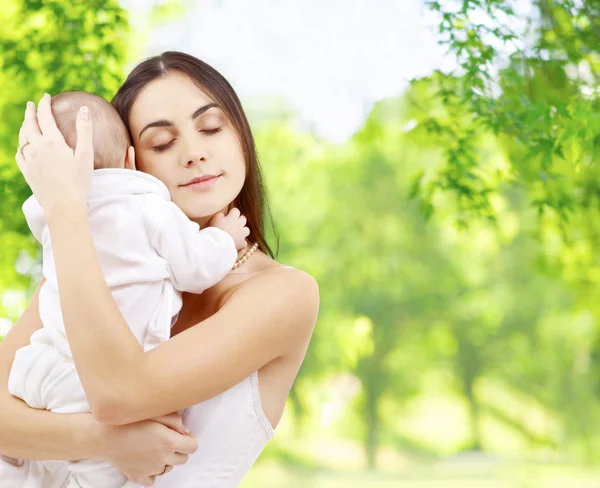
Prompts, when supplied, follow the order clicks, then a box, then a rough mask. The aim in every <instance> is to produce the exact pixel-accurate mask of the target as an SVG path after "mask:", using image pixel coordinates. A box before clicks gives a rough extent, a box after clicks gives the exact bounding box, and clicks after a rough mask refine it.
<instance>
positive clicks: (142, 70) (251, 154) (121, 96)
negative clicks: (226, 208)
mask: <svg viewBox="0 0 600 488" xmlns="http://www.w3.org/2000/svg"><path fill="white" fill-rule="evenodd" d="M171 71H179V72H181V73H184V74H186V75H187V76H189V77H190V79H192V81H194V82H195V83H196V84H197V85H198V86H199V87H200V89H201V90H202V91H204V92H205V93H206V94H207V95H208V96H209V97H211V98H212V99H213V100H214V101H215V103H217V104H218V105H219V107H220V108H221V109H222V110H223V112H224V113H225V115H226V116H227V117H228V118H229V120H230V121H231V123H232V124H233V126H234V128H235V130H236V131H237V133H238V137H239V139H240V142H241V145H242V151H243V154H244V160H245V162H246V180H245V181H244V185H243V186H242V190H241V191H240V194H239V195H238V196H237V197H236V199H235V201H234V205H235V206H236V207H237V208H238V209H239V210H240V212H242V214H243V215H245V216H246V218H247V219H248V228H249V229H250V236H249V239H250V240H252V241H254V242H256V243H258V246H259V249H260V250H261V251H263V252H265V253H267V254H268V255H269V256H271V257H274V253H273V251H272V250H271V248H270V247H269V244H268V243H267V241H266V239H265V220H268V221H269V223H270V225H271V228H272V229H273V231H274V230H275V229H274V225H273V218H272V216H271V212H270V210H269V205H268V200H267V195H266V191H265V187H264V184H263V181H262V176H261V171H260V164H259V162H258V156H257V154H256V147H255V144H254V137H253V136H252V131H251V130H250V125H249V124H248V119H247V118H246V114H245V113H244V110H243V108H242V104H241V103H240V100H239V98H238V96H237V94H236V93H235V91H234V89H233V87H232V86H231V85H230V84H229V82H228V81H227V80H226V79H225V78H224V77H223V75H221V74H220V73H219V72H218V71H217V70H216V69H214V68H213V67H212V66H209V65H208V64H206V63H205V62H204V61H200V60H199V59H198V58H195V57H194V56H191V55H189V54H185V53H181V52H177V51H166V52H164V53H162V54H160V55H159V56H154V57H152V58H148V59H146V60H145V61H142V62H141V63H140V64H138V65H137V66H136V67H135V68H134V69H133V71H132V72H131V73H130V74H129V76H128V77H127V79H126V80H125V83H123V85H122V86H121V88H119V91H118V92H117V93H116V95H115V96H114V98H113V99H112V102H111V103H112V105H113V106H114V107H115V108H116V109H117V112H119V115H120V116H121V118H122V119H123V122H124V123H125V126H126V127H127V130H128V131H129V133H130V134H131V129H130V127H129V114H130V112H131V107H132V106H133V104H134V102H135V100H136V98H137V95H138V93H140V91H141V90H142V88H144V87H145V86H146V85H147V84H148V83H150V82H151V81H153V80H155V79H156V78H159V77H161V76H164V75H166V74H167V73H169V72H171ZM273 233H274V232H273Z"/></svg>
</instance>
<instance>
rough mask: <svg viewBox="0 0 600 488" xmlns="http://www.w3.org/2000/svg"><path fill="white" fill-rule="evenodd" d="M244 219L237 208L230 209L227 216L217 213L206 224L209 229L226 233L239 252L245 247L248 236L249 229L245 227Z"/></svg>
mask: <svg viewBox="0 0 600 488" xmlns="http://www.w3.org/2000/svg"><path fill="white" fill-rule="evenodd" d="M246 222H247V221H246V217H244V216H243V215H242V214H240V211H239V210H238V209H237V208H232V209H231V210H230V211H229V213H228V214H227V215H224V214H223V213H222V212H219V213H218V214H217V215H215V216H214V217H213V218H212V219H210V222H209V223H208V225H209V226H211V227H217V228H218V229H221V230H223V231H225V232H227V233H228V234H229V235H230V236H231V237H233V240H234V241H235V247H236V248H237V250H238V251H239V250H240V249H244V248H245V247H246V245H247V244H246V237H248V236H249V235H250V229H248V227H247V226H246Z"/></svg>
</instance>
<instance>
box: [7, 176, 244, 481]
mask: <svg viewBox="0 0 600 488" xmlns="http://www.w3.org/2000/svg"><path fill="white" fill-rule="evenodd" d="M87 211H88V218H89V223H90V228H91V232H92V237H93V240H94V245H95V247H96V254H97V256H98V260H99V262H100V266H101V268H102V271H103V273H104V277H105V279H106V282H107V284H108V286H109V287H110V289H111V292H112V296H113V298H114V300H115V302H116V304H117V306H118V307H119V309H120V311H121V313H122V314H123V317H124V319H125V321H126V322H127V324H128V326H129V328H130V329H131V331H132V332H133V334H134V335H135V337H136V338H137V340H138V341H139V343H140V344H141V345H142V347H143V349H144V351H148V350H150V349H152V348H154V347H156V346H158V345H159V344H162V343H163V342H165V341H167V340H168V339H169V337H170V327H171V325H172V323H173V319H174V318H175V317H176V315H177V314H178V312H179V310H180V309H181V305H182V302H181V293H180V292H183V291H187V292H190V293H196V294H197V293H201V292H202V291H204V290H205V289H207V288H210V287H211V286H213V285H215V284H216V283H218V282H219V281H220V280H221V279H222V278H223V277H224V276H225V275H226V274H227V273H228V272H229V271H230V270H231V268H232V266H233V264H234V263H235V260H236V257H237V251H236V247H235V243H234V241H233V239H232V237H231V236H230V235H229V234H227V233H226V232H224V231H222V230H220V229H217V228H214V227H208V228H205V229H203V230H200V229H199V226H198V225H197V224H196V223H194V222H192V221H190V220H189V219H188V218H187V217H186V216H185V214H184V213H183V212H182V211H181V209H179V207H177V206H176V205H175V204H174V203H173V202H171V201H170V195H169V191H168V190H167V187H166V186H165V185H164V184H163V183H162V182H161V181H160V180H158V179H156V178H154V177H153V176H150V175H148V174H145V173H142V172H138V171H131V170H124V169H100V170H95V171H94V173H93V178H92V186H91V189H90V192H89V196H88V200H87ZM23 212H24V213H25V217H26V219H27V223H28V225H29V228H30V229H31V231H32V233H33V235H34V236H35V238H36V239H37V240H38V241H39V242H40V243H41V244H42V246H43V274H44V277H45V278H46V282H45V283H44V285H43V286H42V288H41V290H40V299H39V302H40V303H39V313H40V317H41V319H42V324H43V327H42V328H41V329H39V330H37V331H36V332H34V333H33V334H32V336H31V341H30V344H29V345H27V346H25V347H23V348H21V349H19V350H18V351H17V353H16V355H15V360H14V363H13V367H12V369H11V372H10V376H9V382H8V388H9V391H10V393H11V394H13V395H15V396H17V397H19V398H21V399H22V400H24V401H25V402H26V403H27V404H28V405H29V406H31V407H33V408H38V409H45V410H51V411H53V412H56V413H65V414H66V413H84V412H89V411H90V407H89V404H88V402H87V400H86V397H85V392H84V391H83V387H82V385H81V382H80V380H79V377H78V375H77V372H76V370H75V365H74V363H73V359H72V355H71V350H70V347H69V343H68V341H67V337H66V333H65V329H64V324H63V319H62V313H61V308H60V300H59V294H58V284H57V277H56V268H55V263H54V255H53V251H52V246H51V242H50V233H49V230H48V227H47V225H46V222H45V218H44V213H43V210H42V208H41V207H40V205H39V204H38V202H37V201H36V200H35V198H34V197H31V198H29V199H28V200H27V201H26V202H25V203H24V204H23ZM80 326H82V327H85V324H80ZM27 464H28V466H25V467H21V468H18V472H19V473H21V474H22V479H20V480H19V481H17V480H16V478H15V473H16V471H15V467H13V466H10V465H7V463H4V462H3V461H1V460H0V488H41V487H42V486H44V488H45V487H46V486H47V485H48V484H47V482H45V483H44V484H43V485H42V482H43V478H44V477H46V478H48V477H50V478H52V480H53V483H56V486H57V487H58V486H61V487H62V486H64V487H68V488H113V487H114V488H117V487H119V488H121V487H124V486H133V485H131V484H129V483H126V479H125V477H124V476H123V475H121V473H119V472H118V471H117V470H116V469H115V468H113V467H112V466H110V465H109V464H107V463H100V462H93V461H84V462H77V463H67V462H58V461H49V462H47V461H43V462H42V461H29V462H28V463H27ZM5 474H6V476H5ZM9 474H10V475H9ZM61 476H64V477H65V479H64V480H61V479H60V478H61ZM66 480H68V481H66ZM6 483H10V484H6ZM52 486H54V485H52Z"/></svg>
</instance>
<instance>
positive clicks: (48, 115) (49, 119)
mask: <svg viewBox="0 0 600 488" xmlns="http://www.w3.org/2000/svg"><path fill="white" fill-rule="evenodd" d="M37 120H38V124H39V126H40V130H41V131H42V134H44V135H45V136H50V137H52V138H54V139H57V140H59V141H62V142H64V140H65V139H64V137H63V135H62V134H61V133H60V131H59V130H58V127H56V121H55V120H54V115H52V107H51V102H50V95H48V94H47V93H44V96H43V97H42V99H41V100H40V102H39V103H38V111H37Z"/></svg>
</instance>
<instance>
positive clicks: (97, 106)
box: [51, 91, 131, 169]
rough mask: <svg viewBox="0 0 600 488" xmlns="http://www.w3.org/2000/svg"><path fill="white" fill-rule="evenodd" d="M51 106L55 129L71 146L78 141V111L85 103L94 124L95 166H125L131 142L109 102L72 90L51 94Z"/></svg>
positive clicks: (99, 167) (123, 125)
mask: <svg viewBox="0 0 600 488" xmlns="http://www.w3.org/2000/svg"><path fill="white" fill-rule="evenodd" d="M51 105H52V114H53V115H54V119H55V120H56V125H57V126H58V130H60V132H61V133H62V135H63V137H64V138H65V141H66V143H67V144H68V145H69V147H71V148H72V149H75V145H76V144H77V132H76V129H75V120H76V119H77V112H78V111H79V108H80V107H82V106H83V105H85V106H87V107H88V109H89V111H90V117H91V120H92V122H93V124H94V169H101V168H124V167H125V155H126V154H127V148H128V147H129V146H130V144H131V141H130V139H129V134H128V133H127V129H126V128H125V124H123V121H122V120H121V117H119V114H118V113H117V111H116V110H115V109H114V108H113V106H112V105H111V104H110V103H108V102H107V101H106V100H104V99H103V98H101V97H99V96H97V95H92V94H91V93H87V92H82V91H72V92H64V93H59V94H58V95H56V96H54V97H52V100H51Z"/></svg>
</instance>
